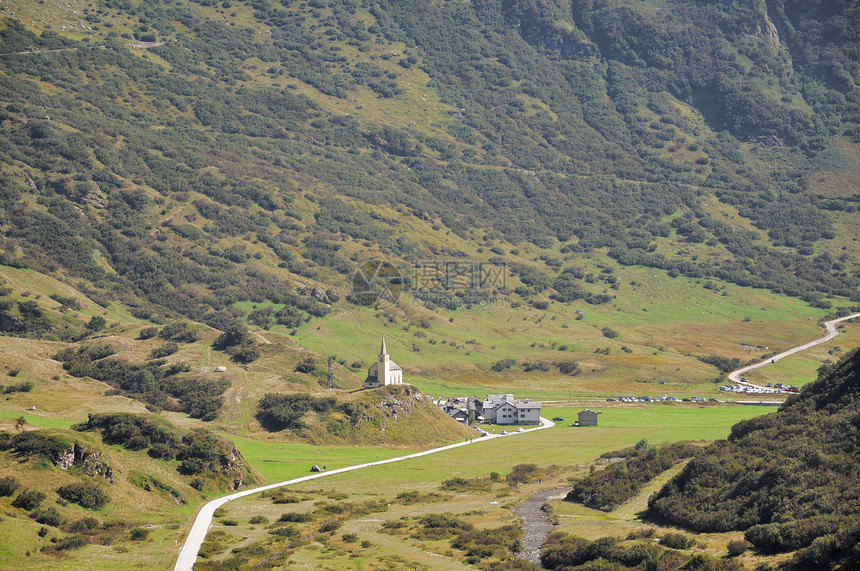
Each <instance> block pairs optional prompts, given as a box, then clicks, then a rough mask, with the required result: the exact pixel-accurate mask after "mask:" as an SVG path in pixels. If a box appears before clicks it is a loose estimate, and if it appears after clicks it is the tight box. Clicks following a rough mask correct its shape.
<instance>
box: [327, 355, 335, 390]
mask: <svg viewBox="0 0 860 571" xmlns="http://www.w3.org/2000/svg"><path fill="white" fill-rule="evenodd" d="M333 360H334V357H331V356H329V358H328V388H329V389H333V388H334V372H333V371H332V370H331V365H332V361H333Z"/></svg>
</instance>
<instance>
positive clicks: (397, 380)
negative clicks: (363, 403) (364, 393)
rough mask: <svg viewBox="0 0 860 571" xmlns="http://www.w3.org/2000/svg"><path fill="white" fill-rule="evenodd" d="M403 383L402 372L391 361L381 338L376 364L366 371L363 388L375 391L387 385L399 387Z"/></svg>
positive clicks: (383, 339)
mask: <svg viewBox="0 0 860 571" xmlns="http://www.w3.org/2000/svg"><path fill="white" fill-rule="evenodd" d="M402 383H403V370H402V369H401V368H400V366H399V365H398V364H397V363H395V362H394V361H392V360H391V357H389V355H388V349H387V348H386V347H385V338H384V337H383V338H382V346H381V347H380V348H379V356H378V357H377V359H376V363H374V364H373V365H371V366H370V368H369V369H368V370H367V378H366V379H365V380H364V388H366V389H375V388H377V387H384V386H388V385H399V384H402Z"/></svg>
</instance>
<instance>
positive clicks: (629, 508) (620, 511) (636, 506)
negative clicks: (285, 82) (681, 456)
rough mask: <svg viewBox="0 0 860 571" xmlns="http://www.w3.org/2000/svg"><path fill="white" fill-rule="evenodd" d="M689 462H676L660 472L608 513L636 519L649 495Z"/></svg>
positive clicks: (618, 517)
mask: <svg viewBox="0 0 860 571" xmlns="http://www.w3.org/2000/svg"><path fill="white" fill-rule="evenodd" d="M689 462H690V460H689V459H688V460H684V461H682V462H678V463H677V464H675V465H674V466H672V467H671V468H669V469H668V470H666V471H665V472H663V473H662V474H660V475H658V476H657V477H656V478H654V479H653V480H651V482H649V483H648V484H646V485H645V486H644V487H643V488H642V489H641V490H639V493H638V494H636V495H635V496H633V497H632V498H630V499H629V500H627V501H626V502H624V503H623V504H621V505H620V506H618V508H616V509H615V510H614V511H612V512H610V515H611V516H612V517H614V518H617V519H623V520H626V521H634V520H636V519H638V517H639V514H640V513H642V512H643V511H645V510H646V509H647V508H648V500H649V499H651V496H652V495H654V494H656V493H657V492H658V491H660V490H661V489H662V488H663V486H665V485H666V484H667V483H669V480H671V479H672V478H674V477H675V476H677V475H678V474H680V473H681V470H683V469H684V466H686V465H687V464H688V463H689Z"/></svg>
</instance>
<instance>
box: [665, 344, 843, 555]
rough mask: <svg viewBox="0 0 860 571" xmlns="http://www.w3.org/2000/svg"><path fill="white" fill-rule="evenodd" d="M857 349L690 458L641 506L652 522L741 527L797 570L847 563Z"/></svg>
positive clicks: (709, 528) (723, 528) (717, 528)
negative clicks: (776, 406) (786, 555)
mask: <svg viewBox="0 0 860 571" xmlns="http://www.w3.org/2000/svg"><path fill="white" fill-rule="evenodd" d="M858 372H860V350H857V349H855V350H854V351H852V352H851V353H849V354H847V355H846V356H845V357H844V358H842V359H841V360H840V361H839V362H838V363H836V364H833V365H828V366H825V367H822V369H821V372H820V375H819V378H818V380H817V381H816V382H815V383H813V384H811V385H810V386H808V387H807V389H806V390H805V391H804V393H803V394H802V395H799V396H795V397H792V398H791V399H790V400H789V401H787V402H786V403H785V404H784V405H783V406H782V407H781V408H780V410H779V411H778V412H776V413H772V414H768V415H764V416H761V417H758V418H755V419H751V420H747V421H743V422H741V423H738V424H737V425H735V426H734V427H733V428H732V432H731V435H730V436H729V438H728V440H726V441H721V442H717V443H715V444H713V445H711V446H710V447H708V448H707V449H706V450H705V451H703V452H702V453H700V454H698V455H697V456H695V457H694V458H693V460H692V461H691V462H690V463H689V464H688V465H687V466H686V467H685V468H684V470H683V471H682V472H681V473H680V474H679V475H678V476H677V477H676V478H674V479H673V480H672V481H671V482H670V483H669V484H667V485H666V486H665V487H664V488H663V489H662V490H661V491H660V492H659V493H658V494H657V495H656V496H655V497H653V498H652V499H651V500H650V502H649V506H650V511H651V514H652V515H653V516H654V517H656V518H657V519H658V520H660V521H664V522H667V523H671V524H675V525H680V526H684V527H688V528H691V529H694V530H697V531H709V532H720V531H728V530H741V531H743V530H746V538H747V540H748V541H750V542H751V543H752V544H753V545H755V546H756V547H758V548H759V549H761V550H763V551H765V552H767V551H772V552H780V551H794V550H798V549H803V548H805V549H804V550H803V551H800V552H799V553H797V554H796V555H795V557H794V559H793V561H792V563H793V565H796V566H797V568H810V566H812V567H817V566H818V565H819V564H821V563H822V562H826V561H829V562H833V561H841V562H842V563H843V564H845V565H847V566H848V567H852V566H856V565H857V563H858V562H857V559H856V552H857V550H856V547H855V546H856V544H857V541H858V539H860V535H858V529H860V527H858V526H860V524H858V517H860V497H858V490H860V486H858V474H857V466H858V456H860V447H858V442H860V440H858V426H860V425H858V419H860V417H858V412H857V410H858V409H857V399H858V396H860V379H858Z"/></svg>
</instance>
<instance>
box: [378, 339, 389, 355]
mask: <svg viewBox="0 0 860 571" xmlns="http://www.w3.org/2000/svg"><path fill="white" fill-rule="evenodd" d="M379 354H380V355H387V354H388V349H387V348H386V347H385V337H383V338H382V347H380V348H379Z"/></svg>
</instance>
